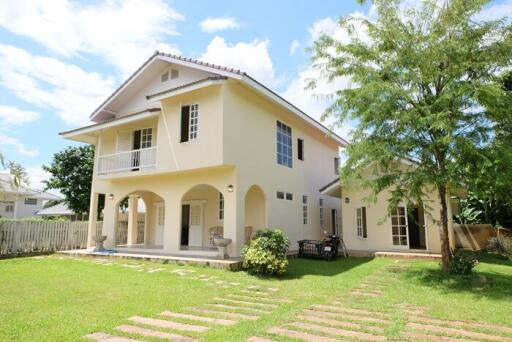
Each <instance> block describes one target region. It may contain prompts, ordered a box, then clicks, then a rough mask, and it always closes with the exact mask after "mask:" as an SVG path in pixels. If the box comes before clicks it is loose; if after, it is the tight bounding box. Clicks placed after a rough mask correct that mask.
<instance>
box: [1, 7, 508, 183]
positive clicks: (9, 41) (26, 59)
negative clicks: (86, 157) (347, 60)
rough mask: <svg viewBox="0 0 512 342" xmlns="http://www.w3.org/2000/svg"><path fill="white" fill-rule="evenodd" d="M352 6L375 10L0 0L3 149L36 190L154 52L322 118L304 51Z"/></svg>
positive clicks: (323, 89)
mask: <svg viewBox="0 0 512 342" xmlns="http://www.w3.org/2000/svg"><path fill="white" fill-rule="evenodd" d="M407 2H409V3H412V4H414V3H418V2H419V0H407ZM355 12H360V14H361V15H366V16H371V15H372V13H371V8H370V7H369V5H366V6H359V5H357V4H356V2H355V1H353V0H343V1H340V0H322V1H305V0H295V1H292V0H288V1H283V0H280V1H263V0H259V1H252V2H249V1H206V0H194V1H190V0H175V1H164V0H145V1H139V0H132V1H120V0H119V1H118V0H110V1H84V2H71V1H66V0H55V1H47V0H32V1H24V0H17V1H2V2H0V151H1V152H2V153H3V154H4V155H5V156H6V157H7V158H8V159H10V160H15V161H18V162H20V163H21V164H22V165H24V166H25V167H26V168H27V169H28V171H29V174H30V176H31V181H32V185H33V186H34V187H40V181H41V179H44V178H45V177H46V175H45V174H44V173H43V172H42V171H41V165H42V164H47V163H49V162H50V161H51V158H52V154H53V153H55V152H57V151H59V150H61V149H63V148H65V147H66V146H68V145H72V144H73V143H72V142H70V141H67V140H64V139H62V138H60V137H59V136H58V133H59V132H61V131H65V130H68V129H72V128H75V127H79V126H82V125H85V124H87V123H88V116H89V113H91V112H92V111H93V110H94V109H95V108H96V107H97V106H98V105H99V104H100V103H101V102H102V101H103V100H104V99H105V98H106V96H108V95H109V94H110V93H111V92H112V91H113V90H114V89H115V88H116V86H117V85H119V84H120V83H121V82H122V81H123V80H124V79H125V78H126V77H127V76H128V75H130V74H131V72H133V71H134V70H135V69H136V68H137V67H138V66H139V65H140V64H141V63H142V62H143V61H144V60H146V59H147V58H148V57H149V56H150V55H151V54H152V53H153V52H154V50H156V49H158V50H161V51H167V52H171V53H178V54H181V55H183V56H187V57H193V58H199V59H203V60H206V61H209V62H213V63H217V64H221V65H226V66H230V67H236V68H240V69H242V70H244V71H246V72H248V73H249V74H251V75H252V76H253V77H255V78H257V79H258V80H260V81H262V82H263V83H265V84H267V85H268V86H270V87H271V88H273V89H274V90H275V91H277V92H279V93H280V94H281V95H283V96H284V97H286V98H287V99H289V100H290V101H292V102H293V103H294V104H296V105H297V106H298V107H300V108H301V109H303V110H305V111H306V112H308V113H310V114H311V115H313V116H315V117H317V118H318V117H319V115H320V114H321V113H322V111H323V109H324V108H325V106H326V105H327V102H325V101H320V100H317V99H315V98H314V97H313V96H312V93H310V92H307V91H304V89H303V87H304V82H305V79H306V78H307V77H310V76H314V75H315V74H314V71H313V70H312V69H311V66H310V60H309V53H308V52H307V51H306V48H307V47H308V46H311V43H312V41H313V40H314V39H315V37H318V35H319V34H320V33H321V32H324V33H327V34H332V35H335V36H337V37H340V35H341V36H342V32H339V31H337V29H336V23H335V20H336V19H337V18H338V17H340V16H343V15H348V14H353V13H355ZM506 15H508V16H512V0H502V1H493V2H491V3H490V4H489V5H488V6H487V7H486V10H485V13H483V14H482V18H483V19H493V18H498V17H502V16H506ZM346 83H347V82H346V80H339V82H337V83H336V84H331V85H329V84H324V85H321V86H320V87H319V92H320V93H328V92H329V91H330V90H332V89H334V88H336V87H341V86H343V85H346ZM349 129H350V127H349V126H347V127H344V128H342V129H340V130H339V133H340V134H341V135H342V136H344V137H346V136H347V135H348V131H349Z"/></svg>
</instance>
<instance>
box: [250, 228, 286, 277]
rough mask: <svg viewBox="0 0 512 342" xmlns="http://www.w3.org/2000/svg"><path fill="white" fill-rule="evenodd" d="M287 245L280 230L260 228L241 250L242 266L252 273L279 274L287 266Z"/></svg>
mask: <svg viewBox="0 0 512 342" xmlns="http://www.w3.org/2000/svg"><path fill="white" fill-rule="evenodd" d="M289 246H290V240H289V239H288V237H287V236H286V235H284V233H283V232H282V231H281V230H279V229H265V230H260V231H258V232H257V233H256V235H255V237H254V238H253V239H252V240H251V241H249V243H248V244H247V245H246V246H245V247H244V248H243V250H242V260H243V268H244V269H245V270H247V271H248V272H249V273H250V274H254V275H281V274H283V273H284V272H285V271H286V268H287V267H288V259H287V258H286V253H287V252H288V247H289Z"/></svg>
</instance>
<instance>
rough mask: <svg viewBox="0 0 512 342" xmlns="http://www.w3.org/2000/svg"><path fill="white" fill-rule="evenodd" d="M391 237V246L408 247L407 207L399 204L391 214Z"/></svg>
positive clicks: (397, 247)
mask: <svg viewBox="0 0 512 342" xmlns="http://www.w3.org/2000/svg"><path fill="white" fill-rule="evenodd" d="M391 239H392V243H393V248H396V249H408V248H409V235H408V234H407V208H406V207H405V206H399V207H398V208H397V209H396V211H394V212H393V213H392V214H391Z"/></svg>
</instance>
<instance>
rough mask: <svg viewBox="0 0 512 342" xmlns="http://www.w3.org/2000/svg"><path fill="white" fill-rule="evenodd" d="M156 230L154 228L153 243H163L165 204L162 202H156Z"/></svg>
mask: <svg viewBox="0 0 512 342" xmlns="http://www.w3.org/2000/svg"><path fill="white" fill-rule="evenodd" d="M155 213H156V217H155V222H156V230H155V245H163V244H164V226H165V206H164V204H163V203H157V204H156V210H155Z"/></svg>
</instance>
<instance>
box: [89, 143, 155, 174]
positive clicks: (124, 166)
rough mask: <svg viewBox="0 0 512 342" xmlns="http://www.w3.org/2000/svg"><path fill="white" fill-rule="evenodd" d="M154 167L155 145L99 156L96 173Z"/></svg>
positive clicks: (140, 169)
mask: <svg viewBox="0 0 512 342" xmlns="http://www.w3.org/2000/svg"><path fill="white" fill-rule="evenodd" d="M155 167H156V147H150V148H143V149H138V150H132V151H126V152H118V153H113V154H107V155H103V156H99V160H98V174H99V175H111V174H115V173H122V172H131V171H144V170H150V169H154V168H155Z"/></svg>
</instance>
